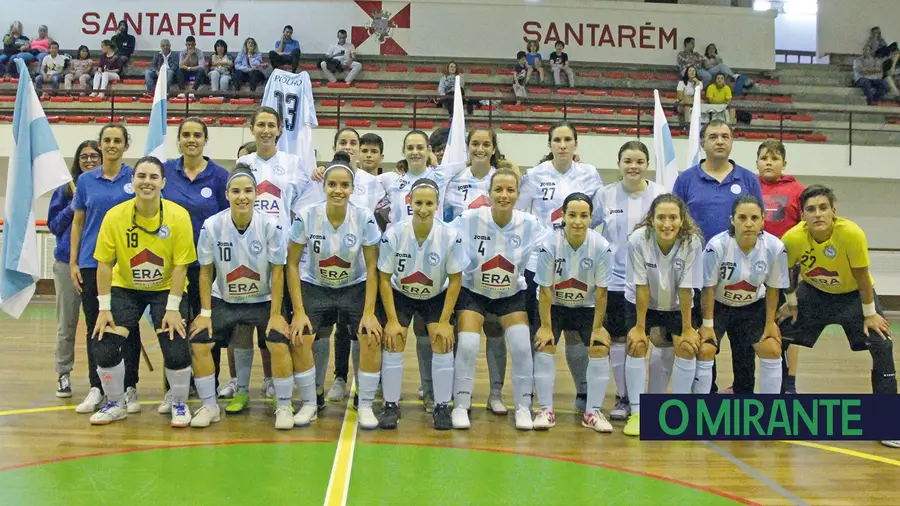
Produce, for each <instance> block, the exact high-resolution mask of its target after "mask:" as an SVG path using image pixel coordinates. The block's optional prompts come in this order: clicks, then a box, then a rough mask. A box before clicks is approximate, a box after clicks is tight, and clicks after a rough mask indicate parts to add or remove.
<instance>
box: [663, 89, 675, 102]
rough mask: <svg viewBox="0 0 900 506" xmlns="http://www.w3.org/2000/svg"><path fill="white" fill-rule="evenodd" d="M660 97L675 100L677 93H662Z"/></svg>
mask: <svg viewBox="0 0 900 506" xmlns="http://www.w3.org/2000/svg"><path fill="white" fill-rule="evenodd" d="M662 97H663V98H668V99H670V100H675V99H676V98H678V92H676V91H664V92H662Z"/></svg>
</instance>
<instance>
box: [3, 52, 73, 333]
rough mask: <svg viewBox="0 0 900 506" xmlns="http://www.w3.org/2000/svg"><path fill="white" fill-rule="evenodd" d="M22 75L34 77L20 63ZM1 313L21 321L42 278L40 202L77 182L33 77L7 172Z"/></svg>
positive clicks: (26, 83) (22, 100) (26, 86)
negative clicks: (36, 219) (37, 207)
mask: <svg viewBox="0 0 900 506" xmlns="http://www.w3.org/2000/svg"><path fill="white" fill-rule="evenodd" d="M15 62H16V66H17V67H18V69H19V75H20V76H27V75H28V67H26V66H25V63H24V62H23V61H22V60H15ZM6 174H7V175H6V208H5V212H4V218H5V219H4V221H3V251H2V253H0V256H2V261H3V265H2V269H0V309H2V310H3V311H4V312H6V313H7V314H9V315H10V316H12V317H13V318H18V317H20V316H21V315H22V311H24V310H25V307H26V306H27V305H28V303H29V302H31V298H32V296H34V289H35V284H36V283H37V281H38V280H39V279H40V277H41V271H40V268H41V266H40V261H39V258H40V255H39V253H38V238H37V231H36V230H35V226H34V202H35V200H37V199H38V198H40V197H41V195H43V194H45V193H47V192H50V191H53V190H55V189H56V188H58V187H59V186H60V185H63V184H65V183H67V182H69V181H71V180H72V176H71V175H70V174H69V168H68V167H67V166H66V161H65V159H64V158H63V155H62V153H61V152H60V151H59V147H58V146H57V145H56V139H54V138H53V132H52V131H51V130H50V123H48V122H47V117H46V116H45V115H44V109H43V107H41V101H40V100H39V99H38V96H37V93H35V91H34V84H33V83H32V82H31V79H19V88H18V90H17V91H16V107H15V112H14V113H13V149H12V156H10V158H9V166H8V167H7V171H6Z"/></svg>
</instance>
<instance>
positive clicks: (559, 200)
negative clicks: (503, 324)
mask: <svg viewBox="0 0 900 506" xmlns="http://www.w3.org/2000/svg"><path fill="white" fill-rule="evenodd" d="M602 186H603V179H601V178H600V173H599V172H597V168H596V167H594V166H593V165H588V164H586V163H575V162H573V163H572V166H571V167H569V170H567V171H566V172H565V173H560V172H559V171H558V170H556V168H555V167H554V166H553V161H546V162H543V163H541V164H540V165H538V166H536V167H532V168H531V169H529V170H528V172H526V173H525V175H524V176H522V184H521V185H520V186H519V199H518V200H517V201H516V209H521V210H523V211H530V212H531V214H533V215H534V216H535V217H537V219H538V221H540V223H541V225H543V226H545V227H547V228H551V229H553V230H557V229H560V228H562V218H563V208H562V206H563V202H564V201H565V200H566V197H568V196H569V195H571V194H573V193H575V192H581V193H584V194H585V195H587V196H588V197H589V198H593V197H594V194H596V193H597V190H599V189H600V188H601V187H602ZM536 267H537V255H534V256H533V258H532V259H531V261H529V262H528V267H527V268H528V270H529V271H534V269H535V268H536Z"/></svg>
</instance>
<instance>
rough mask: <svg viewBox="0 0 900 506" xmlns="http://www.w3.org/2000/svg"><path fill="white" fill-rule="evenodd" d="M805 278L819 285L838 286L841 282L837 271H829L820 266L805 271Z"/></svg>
mask: <svg viewBox="0 0 900 506" xmlns="http://www.w3.org/2000/svg"><path fill="white" fill-rule="evenodd" d="M806 278H807V280H808V281H809V282H811V283H815V284H817V285H819V286H838V285H840V284H841V279H840V277H839V275H838V273H837V272H834V271H829V270H828V269H826V268H824V267H821V266H820V267H816V268H815V269H813V270H811V271H809V272H807V273H806Z"/></svg>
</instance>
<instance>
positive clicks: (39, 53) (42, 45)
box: [31, 25, 59, 62]
mask: <svg viewBox="0 0 900 506" xmlns="http://www.w3.org/2000/svg"><path fill="white" fill-rule="evenodd" d="M51 42H53V39H51V38H50V37H49V36H48V35H47V25H41V26H39V27H38V36H37V38H36V39H32V40H31V54H33V55H34V56H35V58H36V59H37V61H39V62H43V61H44V57H46V56H47V55H48V54H49V53H50V43H51ZM58 52H59V46H57V53H58Z"/></svg>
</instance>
